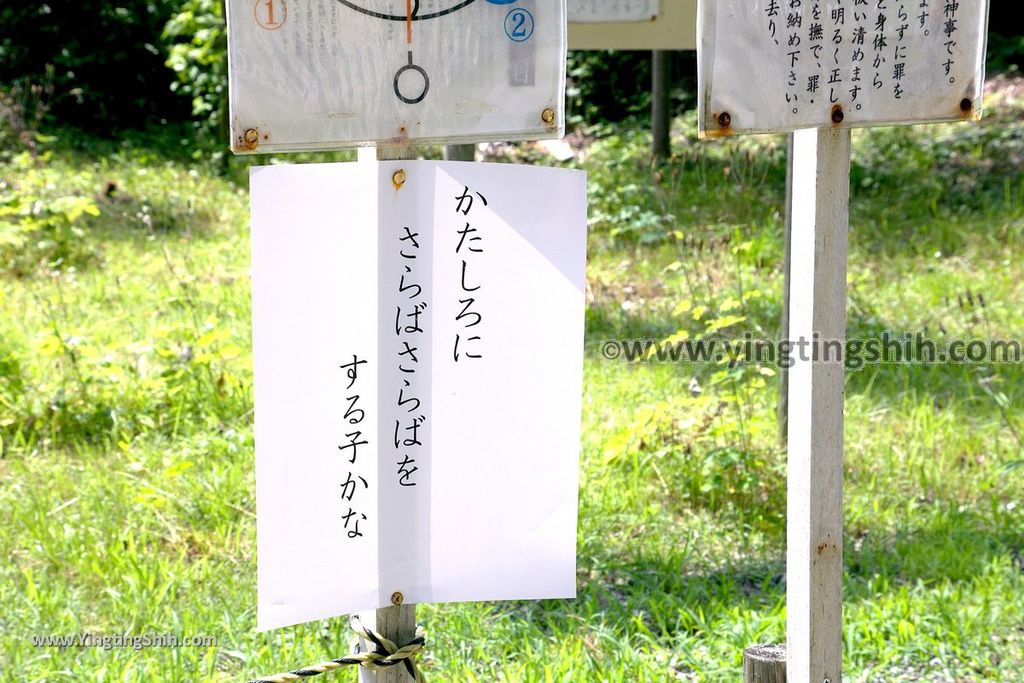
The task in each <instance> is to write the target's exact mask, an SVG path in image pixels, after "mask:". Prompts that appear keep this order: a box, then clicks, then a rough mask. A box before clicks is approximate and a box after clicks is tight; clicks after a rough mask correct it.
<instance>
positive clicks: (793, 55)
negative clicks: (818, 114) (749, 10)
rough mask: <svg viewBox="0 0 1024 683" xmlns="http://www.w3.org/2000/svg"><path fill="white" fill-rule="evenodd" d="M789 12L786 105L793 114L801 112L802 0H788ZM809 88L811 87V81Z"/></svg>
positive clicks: (787, 24)
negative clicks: (799, 73) (791, 109)
mask: <svg viewBox="0 0 1024 683" xmlns="http://www.w3.org/2000/svg"><path fill="white" fill-rule="evenodd" d="M788 3H789V11H788V12H787V13H786V30H787V31H788V32H789V37H788V39H787V41H786V44H787V47H788V48H789V51H788V52H787V53H786V56H787V59H788V63H789V78H788V79H787V81H786V86H787V91H786V103H787V104H789V105H791V106H792V107H793V113H794V114H797V113H799V112H800V94H799V87H800V77H799V76H798V75H797V72H798V70H799V68H800V54H801V53H802V52H803V50H802V49H801V44H802V42H803V39H802V38H801V36H800V29H801V27H802V26H803V22H804V17H803V2H802V0H788ZM808 86H809V87H810V86H811V83H810V81H809V82H808Z"/></svg>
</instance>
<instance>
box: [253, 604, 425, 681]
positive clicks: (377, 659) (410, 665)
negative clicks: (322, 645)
mask: <svg viewBox="0 0 1024 683" xmlns="http://www.w3.org/2000/svg"><path fill="white" fill-rule="evenodd" d="M349 627H350V628H351V629H352V630H353V631H354V632H355V634H356V637H355V639H354V640H353V645H352V651H353V654H351V655H350V656H348V657H341V658H339V659H332V660H330V661H328V662H320V663H319V664H314V665H313V666H307V667H305V668H302V669H296V670H294V671H288V672H285V673H280V674H275V675H273V676H264V677H263V678H258V679H256V680H254V681H250V683H290V682H291V681H300V680H302V679H304V678H309V677H310V676H319V675H320V674H325V673H327V672H329V671H335V670H337V669H340V668H341V667H343V666H353V665H358V666H362V667H366V668H367V669H370V670H371V671H380V670H381V669H387V668H388V667H391V666H397V665H399V664H401V665H403V666H405V670H406V671H408V672H409V675H410V676H411V677H412V679H413V680H414V681H415V682H416V683H425V682H426V679H425V678H424V677H423V674H422V673H421V672H420V670H419V668H418V667H417V666H416V659H415V657H416V655H418V654H419V653H420V652H422V651H423V648H424V642H425V640H424V637H423V629H421V628H417V629H416V637H415V638H413V639H412V640H411V641H409V643H407V644H406V645H403V646H402V647H398V646H397V645H396V644H395V643H394V641H391V640H388V639H387V638H385V637H384V636H382V635H381V634H379V633H377V632H376V631H374V630H373V629H371V628H367V627H365V626H363V625H362V622H360V621H359V617H352V619H351V620H349ZM360 639H365V640H367V641H369V642H371V643H373V644H374V646H375V647H374V649H373V650H368V651H362V648H361V647H360V644H359V641H360Z"/></svg>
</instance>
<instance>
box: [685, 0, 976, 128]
mask: <svg viewBox="0 0 1024 683" xmlns="http://www.w3.org/2000/svg"><path fill="white" fill-rule="evenodd" d="M987 30H988V1H987V0H975V1H973V2H967V1H959V0H800V1H794V0H701V2H700V6H699V28H698V32H699V37H698V40H699V44H700V60H699V61H700V67H699V79H700V85H699V93H700V97H699V108H700V114H699V120H700V130H701V133H702V134H704V135H707V136H712V137H714V136H723V135H730V134H736V133H773V132H785V131H792V130H797V129H801V128H821V127H830V126H872V125H888V124H899V123H924V122H935V121H955V120H960V119H974V118H979V117H980V116H981V103H982V101H981V98H982V89H983V86H984V81H985V47H986V33H987Z"/></svg>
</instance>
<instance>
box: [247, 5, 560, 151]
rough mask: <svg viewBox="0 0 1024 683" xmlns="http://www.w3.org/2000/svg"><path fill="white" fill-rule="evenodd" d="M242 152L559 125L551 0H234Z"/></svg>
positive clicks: (552, 134)
mask: <svg viewBox="0 0 1024 683" xmlns="http://www.w3.org/2000/svg"><path fill="white" fill-rule="evenodd" d="M227 7H228V29H229V31H228V54H229V71H230V102H231V107H230V108H231V146H232V149H233V150H234V151H235V152H237V153H256V152H276V151H297V150H318V149H335V148H344V147H352V146H358V145H369V144H373V145H378V146H388V145H405V144H408V143H410V142H422V143H459V142H474V141H481V140H520V139H542V138H557V137H560V136H561V134H562V132H563V129H564V111H563V109H564V104H563V102H564V99H565V98H564V92H565V61H566V60H565V57H566V36H565V32H566V28H565V27H566V18H565V5H564V3H563V2H558V1H555V2H552V1H551V0H304V1H303V2H298V1H297V0H227Z"/></svg>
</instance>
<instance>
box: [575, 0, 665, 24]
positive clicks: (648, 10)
mask: <svg viewBox="0 0 1024 683" xmlns="http://www.w3.org/2000/svg"><path fill="white" fill-rule="evenodd" d="M657 16H658V0H569V21H578V22H595V21H609V22H616V21H647V20H650V19H655V18H657Z"/></svg>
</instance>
